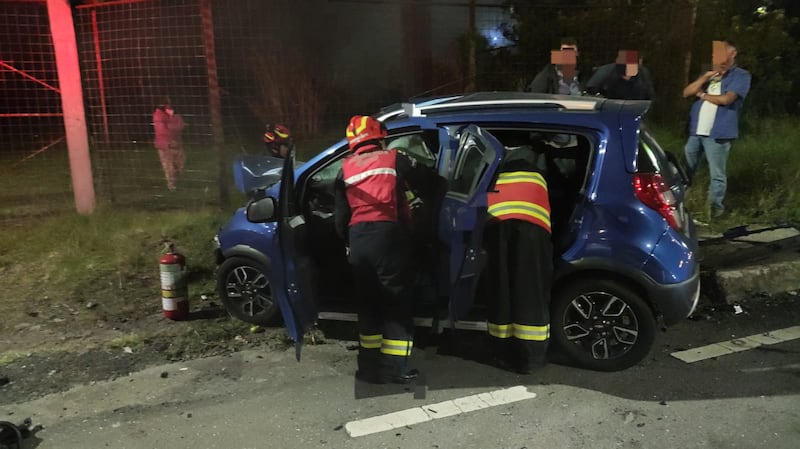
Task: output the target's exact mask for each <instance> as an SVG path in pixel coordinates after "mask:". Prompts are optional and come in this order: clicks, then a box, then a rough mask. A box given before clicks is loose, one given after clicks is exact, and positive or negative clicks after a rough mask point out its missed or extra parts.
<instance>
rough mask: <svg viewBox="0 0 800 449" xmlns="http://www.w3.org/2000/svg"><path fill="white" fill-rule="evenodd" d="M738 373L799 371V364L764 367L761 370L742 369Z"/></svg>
mask: <svg viewBox="0 0 800 449" xmlns="http://www.w3.org/2000/svg"><path fill="white" fill-rule="evenodd" d="M739 371H741V372H743V373H765V372H767V371H800V363H792V364H791V365H783V366H765V367H762V368H744V369H740V370H739Z"/></svg>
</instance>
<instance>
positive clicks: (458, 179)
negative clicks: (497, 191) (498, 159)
mask: <svg viewBox="0 0 800 449" xmlns="http://www.w3.org/2000/svg"><path fill="white" fill-rule="evenodd" d="M465 138H466V141H464V139H465ZM465 138H462V143H461V145H459V146H460V147H461V148H463V149H462V150H461V154H460V155H459V158H458V161H456V168H455V170H454V171H453V177H452V179H451V180H450V189H449V190H450V191H451V192H455V193H460V194H463V195H471V194H472V193H473V192H474V190H475V187H476V186H477V185H478V182H479V181H480V178H481V175H482V174H483V172H484V171H485V170H486V168H487V166H488V165H489V164H488V162H487V149H486V148H484V146H483V144H482V143H481V142H480V141H479V140H478V139H476V138H475V137H474V136H471V135H467V136H466V137H465Z"/></svg>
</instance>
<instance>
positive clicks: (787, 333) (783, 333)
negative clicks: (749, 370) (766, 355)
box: [670, 326, 800, 363]
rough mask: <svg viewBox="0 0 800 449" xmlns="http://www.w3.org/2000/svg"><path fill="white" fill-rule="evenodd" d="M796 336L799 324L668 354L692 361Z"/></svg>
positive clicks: (687, 361)
mask: <svg viewBox="0 0 800 449" xmlns="http://www.w3.org/2000/svg"><path fill="white" fill-rule="evenodd" d="M798 338H800V326H792V327H787V328H785V329H778V330H774V331H770V332H764V333H763V334H756V335H750V336H748V337H742V338H734V339H733V340H728V341H723V342H719V343H713V344H710V345H706V346H700V347H699V348H694V349H687V350H685V351H678V352H673V353H672V354H670V355H672V356H673V357H675V358H676V359H679V360H683V361H684V362H686V363H694V362H698V361H700V360H706V359H711V358H714V357H719V356H723V355H728V354H733V353H735V352H741V351H747V350H748V349H753V348H757V347H759V346H764V345H774V344H776V343H782V342H784V341H790V340H795V339H798Z"/></svg>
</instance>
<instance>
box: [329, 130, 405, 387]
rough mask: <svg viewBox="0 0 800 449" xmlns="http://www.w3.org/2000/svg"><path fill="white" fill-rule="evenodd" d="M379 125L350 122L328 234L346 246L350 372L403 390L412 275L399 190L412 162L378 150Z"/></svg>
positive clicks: (402, 190) (381, 136)
mask: <svg viewBox="0 0 800 449" xmlns="http://www.w3.org/2000/svg"><path fill="white" fill-rule="evenodd" d="M386 135H387V131H386V128H385V126H384V125H383V123H381V122H379V121H377V120H375V119H374V118H372V117H368V116H354V117H353V118H352V119H351V120H350V124H349V125H348V127H347V140H348V143H349V146H350V150H351V151H352V152H353V155H351V156H348V157H347V158H346V159H345V160H344V162H343V164H342V169H341V171H340V172H339V175H338V176H337V178H336V189H335V195H336V196H335V198H336V212H335V222H336V230H337V232H338V233H339V235H340V236H341V237H342V238H343V239H345V241H346V242H348V243H349V251H350V254H349V260H350V264H351V265H352V266H353V270H354V272H353V274H354V277H355V283H356V294H357V296H358V304H359V305H358V332H359V347H358V349H359V351H358V371H357V372H356V378H358V379H361V380H363V381H366V382H370V383H388V382H391V383H407V382H410V381H412V380H413V379H415V378H416V377H417V375H418V371H417V370H415V369H410V368H409V360H410V357H411V349H412V346H413V330H414V324H413V306H414V304H413V298H412V295H411V288H412V287H413V282H414V279H413V276H414V274H413V271H412V269H411V248H412V245H411V241H410V238H409V225H410V220H411V213H410V209H409V205H408V202H407V199H406V185H407V179H408V176H409V174H410V173H411V171H412V169H413V166H414V164H413V162H412V160H410V159H409V158H408V157H406V156H405V155H403V154H402V153H399V152H398V151H396V150H386V149H385V140H384V139H385V137H386Z"/></svg>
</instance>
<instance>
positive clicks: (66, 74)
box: [47, 0, 95, 214]
mask: <svg viewBox="0 0 800 449" xmlns="http://www.w3.org/2000/svg"><path fill="white" fill-rule="evenodd" d="M47 13H48V16H49V18H50V33H51V34H52V35H53V48H54V50H55V56H56V66H57V68H58V84H59V87H60V89H61V109H62V111H63V113H64V130H65V131H66V136H67V149H68V150H69V166H70V172H71V174H72V191H73V194H74V196H75V208H76V209H77V211H78V213H80V214H90V213H92V212H94V208H95V197H94V180H93V178H92V161H91V159H90V157H89V135H88V133H87V131H86V113H85V111H84V108H83V90H82V89H81V72H80V65H79V63H78V45H77V43H76V40H75V28H74V24H73V21H72V10H71V9H70V5H69V0H47Z"/></svg>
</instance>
